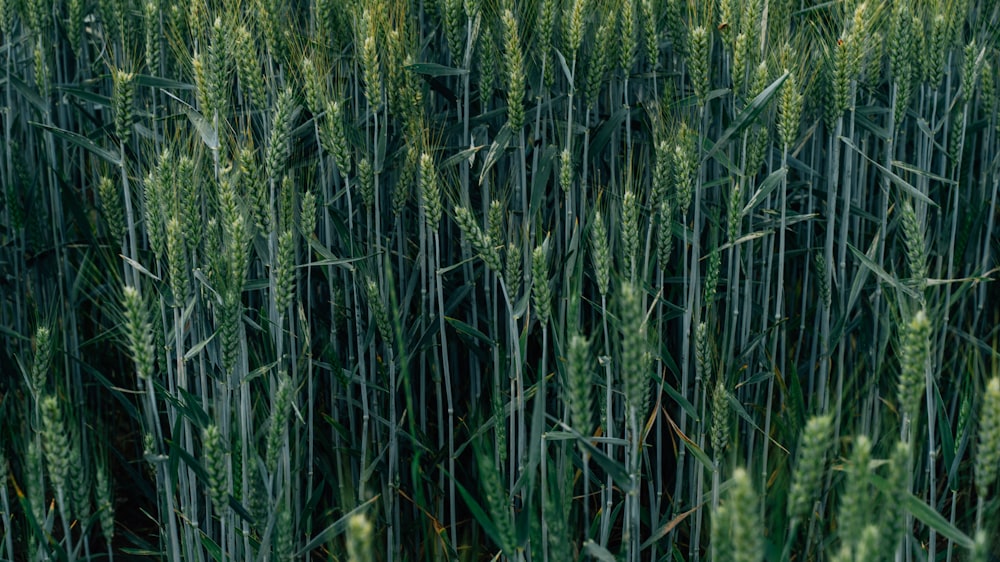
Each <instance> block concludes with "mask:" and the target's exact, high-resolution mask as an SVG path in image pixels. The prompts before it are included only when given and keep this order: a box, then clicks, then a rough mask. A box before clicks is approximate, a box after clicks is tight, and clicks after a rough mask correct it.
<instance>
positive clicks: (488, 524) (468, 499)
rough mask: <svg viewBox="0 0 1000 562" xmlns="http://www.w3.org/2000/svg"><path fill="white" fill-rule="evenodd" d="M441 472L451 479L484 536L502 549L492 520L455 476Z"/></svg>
mask: <svg viewBox="0 0 1000 562" xmlns="http://www.w3.org/2000/svg"><path fill="white" fill-rule="evenodd" d="M441 472H443V473H445V475H447V476H448V478H451V480H452V482H454V483H455V488H456V489H457V490H458V493H459V494H461V495H462V501H464V502H465V506H466V507H468V508H469V511H470V512H472V516H473V517H474V518H475V519H476V522H477V523H479V525H480V526H481V527H482V528H483V531H485V532H486V535H487V536H489V537H490V540H491V541H493V544H495V545H497V546H499V547H501V548H502V547H503V540H501V538H500V531H498V530H497V526H496V525H495V524H493V520H492V519H491V518H490V516H489V515H487V514H486V511H485V510H484V509H483V508H482V506H480V505H479V502H477V501H476V498H475V497H473V496H472V494H470V493H469V491H468V490H466V489H465V486H463V485H462V483H461V482H459V481H458V478H455V476H453V475H452V474H451V473H450V472H448V471H447V470H446V469H444V468H442V469H441Z"/></svg>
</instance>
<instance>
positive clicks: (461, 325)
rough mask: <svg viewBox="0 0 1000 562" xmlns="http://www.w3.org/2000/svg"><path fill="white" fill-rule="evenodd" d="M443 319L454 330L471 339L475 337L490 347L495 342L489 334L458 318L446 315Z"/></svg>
mask: <svg viewBox="0 0 1000 562" xmlns="http://www.w3.org/2000/svg"><path fill="white" fill-rule="evenodd" d="M445 321H446V322H448V324H451V326H452V327H453V328H455V330H456V331H458V333H459V334H464V335H466V336H469V337H471V338H473V339H477V340H479V341H481V342H483V343H484V344H486V345H488V346H490V347H492V346H493V345H495V344H496V342H494V341H493V340H491V339H490V338H489V336H487V335H486V334H484V333H482V332H480V331H479V330H477V329H476V328H475V327H473V326H472V325H470V324H466V323H465V322H462V321H461V320H459V319H458V318H450V317H447V316H446V317H445Z"/></svg>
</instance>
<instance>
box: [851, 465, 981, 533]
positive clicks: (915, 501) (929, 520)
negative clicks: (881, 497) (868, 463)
mask: <svg viewBox="0 0 1000 562" xmlns="http://www.w3.org/2000/svg"><path fill="white" fill-rule="evenodd" d="M868 478H869V481H870V482H871V483H872V484H874V485H875V487H876V488H878V489H879V490H881V491H882V492H885V493H886V494H889V495H891V496H893V497H894V498H896V501H898V502H899V503H900V504H901V505H902V506H903V509H905V510H906V511H908V512H909V513H910V515H913V516H914V517H916V518H917V519H919V520H921V521H922V522H923V523H924V524H925V525H927V526H928V527H930V528H932V529H934V530H935V531H937V532H938V533H941V535H943V536H944V537H946V538H949V539H951V540H953V541H955V543H956V544H958V545H959V546H961V547H962V548H966V549H972V548H973V547H974V546H975V544H974V543H973V541H972V539H971V538H970V537H969V535H966V534H965V533H963V532H962V531H960V530H959V529H958V528H957V527H955V526H954V525H952V524H951V523H950V522H949V521H948V520H947V519H945V518H944V516H943V515H941V514H940V513H938V512H937V511H935V510H934V509H932V508H931V506H929V505H927V504H926V503H924V502H923V501H922V500H921V499H920V498H918V497H916V496H914V495H913V494H911V493H909V492H902V493H900V492H899V491H898V490H895V489H893V488H892V486H891V485H890V484H889V482H888V481H886V479H885V478H882V477H881V476H879V475H877V474H874V473H869V474H868Z"/></svg>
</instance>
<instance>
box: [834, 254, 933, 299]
mask: <svg viewBox="0 0 1000 562" xmlns="http://www.w3.org/2000/svg"><path fill="white" fill-rule="evenodd" d="M847 248H848V249H849V250H851V253H852V254H854V257H856V258H858V260H859V261H860V262H861V264H862V265H864V266H865V267H867V268H868V269H870V270H872V272H873V273H875V275H877V276H878V277H879V278H880V279H882V280H883V281H885V282H886V283H888V284H889V285H892V286H893V287H895V288H896V290H897V291H900V292H902V293H906V294H907V295H909V296H911V297H913V298H917V293H916V291H914V290H913V289H911V288H910V287H907V286H906V285H904V284H902V283H900V282H899V279H896V278H895V277H893V276H891V275H889V274H888V273H886V271H885V270H884V269H882V268H881V267H879V265H878V264H877V263H875V261H874V260H872V259H871V258H869V257H868V256H866V255H865V254H864V253H863V252H862V251H861V250H859V249H857V248H855V247H854V246H852V245H851V244H848V245H847Z"/></svg>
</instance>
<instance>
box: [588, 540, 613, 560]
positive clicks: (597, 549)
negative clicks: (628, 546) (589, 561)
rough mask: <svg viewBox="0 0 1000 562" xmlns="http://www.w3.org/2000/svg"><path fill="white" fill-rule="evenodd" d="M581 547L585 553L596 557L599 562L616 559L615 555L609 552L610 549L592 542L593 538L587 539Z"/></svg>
mask: <svg viewBox="0 0 1000 562" xmlns="http://www.w3.org/2000/svg"><path fill="white" fill-rule="evenodd" d="M583 549H584V550H586V551H587V554H589V555H590V556H591V557H593V558H596V559H598V560H600V561H601V562H617V560H615V555H614V554H611V551H610V550H608V549H606V548H604V547H603V546H601V545H599V544H597V543H596V542H594V539H587V542H585V543H583Z"/></svg>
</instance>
